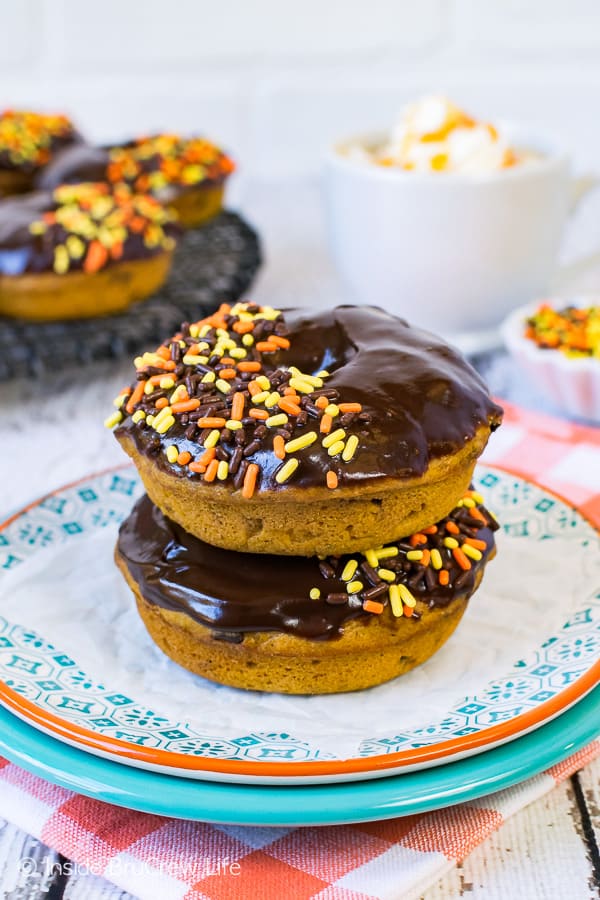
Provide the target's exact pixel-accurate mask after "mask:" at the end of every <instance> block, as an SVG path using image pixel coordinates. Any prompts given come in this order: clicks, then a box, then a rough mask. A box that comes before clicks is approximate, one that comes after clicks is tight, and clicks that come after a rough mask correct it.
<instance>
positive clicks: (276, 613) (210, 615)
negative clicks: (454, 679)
mask: <svg viewBox="0 0 600 900" xmlns="http://www.w3.org/2000/svg"><path fill="white" fill-rule="evenodd" d="M475 496H477V495H475ZM475 512H476V515H477V516H478V518H475V517H474V515H473V509H472V508H471V509H469V508H468V507H464V506H462V507H458V508H456V509H455V510H453V511H452V512H451V513H450V515H449V516H448V517H446V518H445V519H444V520H442V521H441V522H440V523H438V524H437V530H436V533H432V534H428V535H426V536H425V537H426V540H427V543H426V549H427V553H428V554H429V556H428V559H429V557H431V556H432V557H433V561H434V562H435V560H436V557H435V555H434V554H432V551H434V552H437V553H438V554H439V560H440V561H441V566H442V568H441V569H440V570H439V571H438V570H436V568H435V567H434V565H433V564H432V563H429V562H428V565H426V566H424V565H422V564H421V562H419V561H414V562H413V561H410V558H407V553H409V554H412V556H415V542H414V541H413V542H412V543H411V542H410V541H406V542H402V541H401V542H396V543H395V544H392V545H389V546H391V547H393V548H397V553H396V555H395V556H387V557H385V558H384V559H383V560H382V561H381V563H380V565H381V566H385V569H384V570H382V569H379V571H384V572H385V574H386V579H387V580H384V578H381V577H380V576H379V574H378V572H377V571H376V569H375V568H374V567H373V566H371V565H369V563H368V561H367V554H364V555H363V554H350V555H347V556H342V557H335V558H334V557H330V558H327V559H325V560H319V559H317V558H316V557H312V558H306V557H299V556H295V557H294V556H287V557H281V556H273V555H265V554H259V555H257V554H250V553H237V552H234V551H230V550H221V549H219V548H217V547H212V546H210V545H209V544H206V543H204V542H203V541H200V540H198V539H197V538H195V537H193V536H192V535H190V534H188V533H187V532H186V531H184V529H182V528H181V527H180V526H179V525H177V524H176V523H175V522H173V521H171V520H170V519H168V518H167V517H166V516H165V515H164V514H163V513H162V512H161V511H160V510H159V509H158V508H157V507H156V506H154V505H153V504H152V502H151V501H150V500H149V498H148V497H147V496H144V497H142V498H141V499H140V500H138V502H137V503H136V505H135V506H134V508H133V510H132V512H131V514H130V515H129V517H128V518H127V519H126V520H125V522H123V524H122V525H121V528H120V531H119V538H118V542H117V554H118V556H119V557H120V559H121V560H122V562H123V563H124V564H125V565H126V566H127V569H128V570H129V573H130V575H131V577H132V578H133V579H134V581H135V582H136V583H137V586H138V589H139V591H140V594H141V595H142V597H143V598H144V599H145V600H146V601H147V602H149V603H151V604H155V605H157V606H159V607H162V608H164V609H169V610H172V611H175V612H180V613H185V614H186V615H188V616H190V617H191V618H192V619H195V620H196V621H198V622H199V623H200V624H202V625H204V626H206V627H207V628H210V629H212V630H213V631H214V632H215V637H217V638H219V637H221V638H223V639H226V640H232V641H236V640H237V641H241V640H242V639H243V634H244V633H245V632H265V631H275V632H287V633H289V634H294V635H297V636H299V637H303V638H308V639H311V640H327V639H333V638H338V637H340V636H341V635H342V633H343V629H344V624H345V623H346V622H349V621H351V620H352V619H356V618H358V617H365V616H366V617H367V618H369V617H370V618H375V619H376V618H377V616H376V615H373V614H372V613H371V612H368V611H367V610H368V608H369V604H368V603H367V606H366V608H363V604H364V603H365V601H368V600H371V601H373V600H375V601H376V604H377V605H379V604H383V605H384V606H387V605H388V596H387V595H388V591H389V589H390V582H393V583H396V584H399V585H404V586H406V587H407V588H408V590H409V591H410V594H411V595H412V597H413V598H414V600H416V601H421V602H422V603H426V604H427V607H429V608H432V607H436V606H447V605H448V604H449V603H451V602H452V601H453V600H456V599H459V598H460V599H466V598H468V597H469V596H470V595H471V593H472V592H473V590H474V587H475V586H476V584H477V579H478V576H479V575H480V573H481V570H482V568H483V567H484V566H485V564H486V562H487V561H488V559H489V558H490V557H491V556H492V555H493V553H494V552H495V544H494V536H493V532H494V531H495V530H496V529H497V527H498V526H497V524H496V522H495V521H494V519H493V517H491V516H490V514H489V513H488V512H487V510H485V507H483V506H482V505H481V504H478V505H477V507H476V510H475ZM447 523H450V524H451V528H452V531H451V534H452V535H454V538H451V539H450V543H456V544H457V546H458V545H460V544H462V547H463V550H464V549H465V547H466V546H468V547H469V551H468V552H469V553H470V554H471V556H470V557H469V558H467V561H466V563H465V559H464V558H462V559H461V563H460V564H459V562H458V561H457V558H456V551H453V550H452V549H450V548H449V547H448V546H446V544H445V543H444V541H445V540H446V541H448V538H447V534H449V533H450V532H448V531H447V529H446V524H447ZM429 531H433V529H429ZM421 537H423V536H421ZM467 542H469V543H467ZM389 546H388V549H389ZM476 547H478V548H479V550H477V549H476ZM423 549H425V544H420V545H419V550H420V551H422V550H423ZM419 550H417V553H416V555H419ZM372 552H376V551H369V553H372ZM422 558H423V557H421V559H422ZM350 560H356V562H357V565H356V566H355V567H354V569H353V571H354V572H355V574H354V575H353V576H352V578H354V579H355V580H354V584H356V579H361V580H362V584H363V589H362V590H361V591H359V592H357V593H353V594H350V593H348V587H349V584H348V580H347V577H346V579H344V578H342V572H343V571H344V569H345V568H346V566H347V563H348V562H349V561H350ZM465 565H467V566H469V568H465ZM440 571H445V572H447V573H448V576H447V578H446V579H443V580H447V584H441V583H440V581H441V580H442V579H440V577H439V572H440ZM311 592H312V596H311ZM418 606H419V604H417V608H416V609H411V608H410V607H405V609H404V616H408V617H409V622H408V623H407V627H408V626H409V625H410V619H415V620H416V619H418V618H420V612H419V609H418ZM395 614H396V615H397V613H395Z"/></svg>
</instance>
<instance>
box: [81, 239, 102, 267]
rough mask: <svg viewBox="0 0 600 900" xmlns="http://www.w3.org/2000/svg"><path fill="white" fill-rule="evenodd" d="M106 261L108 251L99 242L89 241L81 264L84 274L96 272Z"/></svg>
mask: <svg viewBox="0 0 600 900" xmlns="http://www.w3.org/2000/svg"><path fill="white" fill-rule="evenodd" d="M107 259H108V250H107V249H106V247H105V246H104V245H103V244H101V243H100V241H91V242H90V245H89V247H88V251H87V254H86V257H85V260H84V263H83V271H84V272H88V273H89V272H97V271H98V269H101V268H102V266H103V265H105V264H106V261H107Z"/></svg>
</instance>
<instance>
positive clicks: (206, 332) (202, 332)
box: [190, 325, 211, 338]
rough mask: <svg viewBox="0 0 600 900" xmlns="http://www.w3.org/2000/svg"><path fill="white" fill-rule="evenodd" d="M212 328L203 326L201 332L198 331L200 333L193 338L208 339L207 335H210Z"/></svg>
mask: <svg viewBox="0 0 600 900" xmlns="http://www.w3.org/2000/svg"><path fill="white" fill-rule="evenodd" d="M210 328H211V327H210V325H203V326H202V327H201V328H200V330H199V331H198V333H197V334H196V335H192V336H193V337H199V338H203V337H206V335H207V334H208V333H209V331H210ZM191 333H192V332H191V329H190V334H191Z"/></svg>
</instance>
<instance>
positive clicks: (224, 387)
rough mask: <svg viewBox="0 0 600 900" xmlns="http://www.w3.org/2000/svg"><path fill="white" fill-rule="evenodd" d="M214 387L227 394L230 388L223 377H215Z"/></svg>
mask: <svg viewBox="0 0 600 900" xmlns="http://www.w3.org/2000/svg"><path fill="white" fill-rule="evenodd" d="M215 387H216V389H217V390H218V391H221V393H222V394H228V393H229V391H230V390H231V385H230V384H229V382H228V381H225V379H224V378H217V380H216V381H215Z"/></svg>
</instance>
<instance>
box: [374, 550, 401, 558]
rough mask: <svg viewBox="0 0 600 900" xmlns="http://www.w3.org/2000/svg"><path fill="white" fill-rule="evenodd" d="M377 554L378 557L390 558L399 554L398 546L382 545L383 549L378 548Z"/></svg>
mask: <svg viewBox="0 0 600 900" xmlns="http://www.w3.org/2000/svg"><path fill="white" fill-rule="evenodd" d="M375 554H376V556H377V559H378V560H380V559H389V558H390V556H398V548H397V547H382V548H381V550H376V551H375Z"/></svg>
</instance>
